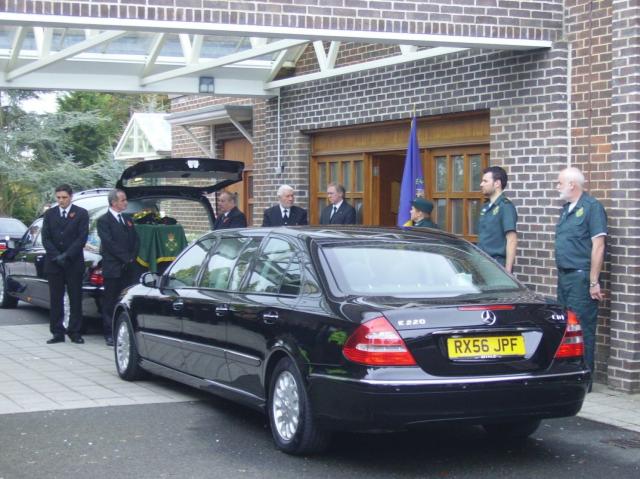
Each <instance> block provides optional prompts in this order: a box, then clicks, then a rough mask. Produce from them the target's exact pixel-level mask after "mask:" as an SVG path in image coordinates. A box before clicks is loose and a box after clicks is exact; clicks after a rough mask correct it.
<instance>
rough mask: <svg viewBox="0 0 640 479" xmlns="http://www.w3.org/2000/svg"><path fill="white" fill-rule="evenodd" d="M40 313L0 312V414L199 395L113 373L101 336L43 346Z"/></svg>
mask: <svg viewBox="0 0 640 479" xmlns="http://www.w3.org/2000/svg"><path fill="white" fill-rule="evenodd" d="M49 337H50V334H49V327H48V321H47V315H46V312H45V311H42V310H39V309H36V308H31V307H30V306H22V305H21V306H20V307H19V308H18V309H15V310H0V414H7V413H17V412H30V411H45V410H46V411H48V410H57V409H75V408H86V407H100V406H115V405H125V404H149V403H168V402H180V401H192V400H198V399H201V398H202V397H204V395H203V393H200V392H199V391H197V390H195V389H191V388H188V387H186V386H181V385H179V384H176V383H173V382H170V381H165V380H162V379H160V378H153V379H151V380H146V381H138V382H135V383H131V382H127V381H123V380H122V379H120V378H119V377H118V374H117V373H116V369H115V364H114V359H113V348H109V347H107V346H106V345H105V344H104V339H103V338H102V335H100V334H93V335H85V337H84V338H85V341H86V342H85V344H74V343H71V342H70V341H67V342H65V343H59V344H51V345H49V344H46V340H47V339H49Z"/></svg>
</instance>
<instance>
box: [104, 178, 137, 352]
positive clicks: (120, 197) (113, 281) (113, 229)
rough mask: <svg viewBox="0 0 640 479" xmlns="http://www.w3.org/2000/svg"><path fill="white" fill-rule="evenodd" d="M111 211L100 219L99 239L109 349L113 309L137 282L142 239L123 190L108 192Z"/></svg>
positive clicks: (111, 344) (106, 341) (105, 324)
mask: <svg viewBox="0 0 640 479" xmlns="http://www.w3.org/2000/svg"><path fill="white" fill-rule="evenodd" d="M108 200H109V211H107V212H106V213H105V214H104V215H102V216H101V217H100V218H98V236H99V237H100V252H101V254H102V276H103V277H104V296H103V299H102V328H103V332H104V340H105V343H106V344H107V346H113V329H112V324H111V322H112V319H113V310H114V308H115V306H116V302H117V301H118V296H119V295H120V293H121V292H122V290H123V289H124V288H125V287H127V286H129V285H130V284H132V283H135V282H136V280H137V278H136V273H137V268H136V264H135V260H136V256H137V255H138V246H139V245H140V240H139V239H138V234H137V233H136V230H135V227H134V225H133V220H132V219H131V216H129V215H128V214H125V213H124V210H126V209H127V204H128V203H127V195H126V194H125V192H124V191H122V190H112V191H110V192H109V196H108Z"/></svg>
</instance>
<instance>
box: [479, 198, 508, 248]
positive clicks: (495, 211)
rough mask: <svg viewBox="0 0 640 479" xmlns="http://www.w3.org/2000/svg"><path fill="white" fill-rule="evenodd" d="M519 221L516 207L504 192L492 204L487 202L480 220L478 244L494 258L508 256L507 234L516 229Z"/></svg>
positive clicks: (481, 211) (481, 212)
mask: <svg viewBox="0 0 640 479" xmlns="http://www.w3.org/2000/svg"><path fill="white" fill-rule="evenodd" d="M517 223H518V213H516V207H515V206H513V203H511V201H509V199H508V198H507V197H506V196H504V194H501V195H500V196H498V198H497V199H496V201H495V202H494V203H492V204H491V205H489V203H485V205H484V206H483V208H482V210H480V218H479V220H478V246H479V247H480V249H481V250H482V251H484V252H485V253H487V254H488V255H489V256H492V257H493V258H506V257H507V237H506V235H507V233H508V232H509V231H516V224H517Z"/></svg>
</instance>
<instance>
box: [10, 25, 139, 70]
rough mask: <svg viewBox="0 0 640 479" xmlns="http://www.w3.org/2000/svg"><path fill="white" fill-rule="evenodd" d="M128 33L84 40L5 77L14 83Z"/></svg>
mask: <svg viewBox="0 0 640 479" xmlns="http://www.w3.org/2000/svg"><path fill="white" fill-rule="evenodd" d="M125 34H126V32H123V31H117V30H116V31H109V32H102V33H100V34H98V35H94V36H93V37H91V38H89V39H87V40H84V41H82V42H80V43H77V44H75V45H72V46H70V47H68V48H65V49H64V50H60V51H59V52H57V53H53V54H51V55H48V56H47V57H44V58H42V59H40V60H37V61H34V62H31V63H29V64H27V65H25V66H22V67H19V68H16V69H15V70H11V71H10V72H8V73H7V74H6V76H5V79H6V80H8V81H12V80H15V79H16V78H19V77H21V76H23V75H26V74H28V73H32V72H34V71H36V70H40V69H42V68H45V67H46V66H48V65H51V64H52V63H55V62H59V61H60V60H64V59H65V58H69V57H72V56H74V55H77V54H78V53H81V52H83V51H85V50H89V49H91V48H93V47H95V46H96V45H100V44H101V43H104V42H108V41H111V40H113V39H115V38H118V37H121V36H123V35H125Z"/></svg>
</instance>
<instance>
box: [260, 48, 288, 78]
mask: <svg viewBox="0 0 640 479" xmlns="http://www.w3.org/2000/svg"><path fill="white" fill-rule="evenodd" d="M288 51H289V50H282V51H281V52H280V53H278V56H277V57H276V59H275V61H274V62H273V66H272V67H271V71H270V72H269V74H268V75H267V77H266V78H265V79H264V81H265V82H270V81H271V80H273V79H274V78H275V77H276V76H278V73H280V69H281V68H282V65H284V61H285V60H286V59H287V52H288Z"/></svg>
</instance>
